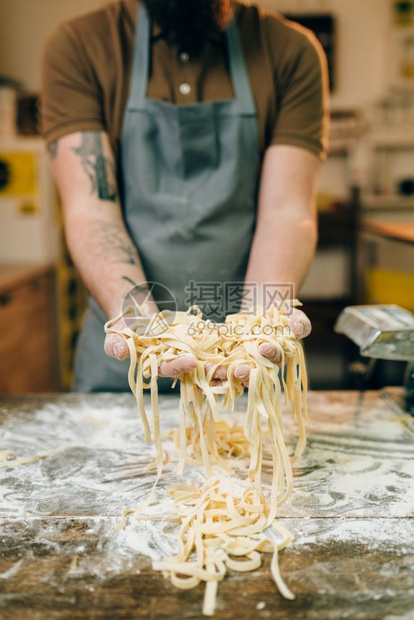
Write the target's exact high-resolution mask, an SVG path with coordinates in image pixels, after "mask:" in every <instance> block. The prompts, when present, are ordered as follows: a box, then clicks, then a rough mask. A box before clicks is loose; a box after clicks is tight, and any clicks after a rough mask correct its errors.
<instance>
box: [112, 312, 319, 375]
mask: <svg viewBox="0 0 414 620" xmlns="http://www.w3.org/2000/svg"><path fill="white" fill-rule="evenodd" d="M287 319H288V320H287V325H286V327H287V329H288V330H290V331H291V333H292V335H293V336H294V337H295V338H297V339H300V338H306V337H307V336H308V335H309V334H310V332H311V323H310V321H309V319H308V317H307V316H306V314H305V313H304V312H302V311H301V310H299V309H298V308H291V310H290V316H289V317H287ZM124 327H125V323H124V321H123V319H122V318H121V319H119V320H118V321H117V322H116V323H111V331H110V333H107V335H106V338H105V344H104V348H105V353H106V354H107V355H109V356H110V357H114V358H116V359H118V360H120V361H123V360H125V359H127V358H128V357H129V348H128V345H127V341H126V339H125V336H124V335H121V333H120V332H122V330H123V329H124ZM258 351H259V353H260V354H261V355H262V356H263V357H265V358H266V359H268V360H269V361H270V362H272V363H273V364H276V365H277V366H280V364H281V363H282V350H281V347H280V345H279V344H277V343H275V342H264V343H263V344H261V345H260V346H259V348H258ZM196 366H197V359H196V358H195V357H194V356H193V355H180V356H179V357H177V359H171V360H169V361H164V362H162V363H161V365H160V368H159V376H160V377H170V378H173V379H176V378H180V377H182V376H183V375H184V374H185V373H187V372H190V371H192V370H194V369H195V368H196ZM250 371H251V366H249V365H248V364H245V363H241V364H239V365H238V366H236V367H235V368H234V376H235V378H236V379H239V380H240V381H241V382H242V383H243V384H244V385H248V384H249V376H250ZM205 373H206V375H207V376H209V377H210V381H211V382H212V383H213V385H215V386H219V385H220V384H222V383H223V381H226V380H227V378H228V377H227V367H226V366H223V365H217V364H213V363H211V362H210V363H206V365H205Z"/></svg>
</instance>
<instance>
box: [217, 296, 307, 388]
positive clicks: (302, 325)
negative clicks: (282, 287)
mask: <svg viewBox="0 0 414 620" xmlns="http://www.w3.org/2000/svg"><path fill="white" fill-rule="evenodd" d="M289 327H290V330H291V333H292V335H293V336H295V338H297V339H298V340H300V339H301V338H306V337H307V336H309V334H310V333H311V330H312V326H311V322H310V320H309V319H308V317H307V316H306V314H305V313H304V312H302V310H298V309H297V308H293V310H292V314H291V316H290V322H289ZM259 353H260V354H261V355H263V357H265V358H267V359H268V360H269V361H270V362H272V363H273V364H276V365H277V366H279V365H280V362H281V359H282V351H281V349H280V347H279V345H277V344H271V343H270V342H265V343H263V344H261V345H260V347H259ZM210 368H211V366H210ZM208 370H209V367H208V366H207V367H206V374H207V373H208ZM250 372H251V367H250V366H249V365H248V364H240V365H239V366H237V368H236V369H235V371H234V376H235V377H236V378H237V379H239V380H240V381H242V383H244V384H245V385H248V383H249V376H250ZM226 379H227V369H226V368H225V367H224V366H218V367H217V368H216V370H215V372H214V374H213V377H212V380H213V382H214V383H215V384H219V383H221V382H223V381H225V380H226Z"/></svg>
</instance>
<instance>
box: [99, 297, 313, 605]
mask: <svg viewBox="0 0 414 620" xmlns="http://www.w3.org/2000/svg"><path fill="white" fill-rule="evenodd" d="M290 304H291V305H289V304H285V305H284V307H283V308H280V307H276V306H274V307H272V308H270V309H267V310H266V311H265V312H264V311H263V310H262V309H261V308H255V309H254V310H252V311H249V312H248V313H240V314H233V315H229V316H228V317H227V318H226V321H225V323H222V324H215V323H213V322H211V321H209V320H204V319H203V318H202V314H201V312H200V311H199V310H198V308H196V307H195V308H191V309H190V310H189V311H188V312H185V313H184V312H177V313H170V312H164V313H160V314H159V315H158V317H157V322H156V323H155V324H156V325H157V326H158V328H155V329H154V321H152V323H151V325H149V322H148V319H144V318H137V319H136V320H135V321H134V320H132V321H128V323H129V324H128V325H127V326H126V327H125V329H123V330H115V329H114V328H113V327H112V325H113V324H114V323H116V322H118V321H119V318H120V317H116V318H115V319H113V320H112V321H109V322H108V323H107V324H106V326H105V330H106V332H107V333H118V334H121V335H122V336H123V337H124V338H125V339H126V341H127V343H128V347H129V351H130V369H129V384H130V387H131V390H132V391H133V393H134V394H135V396H136V400H137V404H138V409H139V412H140V414H141V418H142V422H143V426H144V429H145V437H146V441H148V442H150V441H153V442H154V445H155V466H156V471H157V476H156V480H155V483H154V486H153V488H152V490H151V492H150V494H149V496H148V498H147V500H146V501H145V502H144V503H143V504H141V505H140V506H138V507H137V508H136V509H134V510H126V511H124V522H123V523H125V519H126V517H127V515H128V514H131V513H133V512H136V513H140V512H142V510H143V509H144V508H145V507H146V506H148V504H149V503H150V502H151V501H152V499H153V496H154V492H155V488H156V486H157V483H158V481H159V478H160V476H161V474H162V466H163V461H164V460H165V459H164V457H163V447H162V433H161V424H160V414H159V406H158V388H157V379H158V368H159V366H160V364H161V363H162V362H163V361H171V360H173V359H175V358H176V357H177V356H180V355H189V354H190V355H194V356H195V357H196V359H197V367H196V368H195V369H194V370H192V371H190V372H188V373H186V374H185V375H184V376H183V377H182V378H181V386H180V387H181V389H180V401H179V428H178V429H177V430H176V431H174V432H173V437H174V439H175V442H176V445H177V448H178V473H179V474H183V472H184V468H185V465H186V464H188V465H197V466H198V465H203V466H204V470H205V473H206V478H207V482H206V484H205V486H204V487H203V488H198V487H197V486H191V485H173V486H169V487H167V491H168V493H169V494H170V497H171V498H172V500H173V502H174V506H175V512H174V513H173V514H171V515H170V516H169V517H166V518H167V519H168V518H169V519H171V520H172V521H176V522H177V523H179V533H178V538H177V541H178V552H177V554H176V555H175V556H174V557H171V558H167V559H165V560H164V561H162V562H158V563H154V566H153V567H154V569H155V570H160V571H162V572H163V574H164V575H165V576H168V577H170V579H171V581H172V583H173V584H174V585H175V586H176V587H177V588H181V589H189V588H194V587H196V586H197V585H198V584H200V582H205V583H206V589H205V596H204V604H203V613H204V614H205V615H212V614H213V613H214V609H215V606H216V593H217V587H218V583H219V582H220V581H221V580H222V579H223V578H224V577H225V575H226V572H227V569H230V570H234V571H238V572H247V571H252V570H256V569H257V568H258V567H259V566H260V565H261V561H262V556H261V554H262V553H272V554H273V558H272V561H271V572H272V575H273V578H274V580H275V582H276V585H277V587H278V589H279V591H280V593H281V594H282V595H283V596H284V597H286V598H288V599H293V598H294V596H293V594H292V593H291V592H290V590H289V589H288V587H287V586H286V584H285V583H284V581H283V579H282V577H281V575H280V572H279V567H278V553H279V551H281V550H282V549H283V548H284V547H285V546H286V545H287V544H289V543H290V542H291V541H292V540H293V536H292V535H291V534H290V532H288V531H287V530H286V528H284V527H283V526H282V524H281V523H280V522H278V521H277V516H278V510H279V507H280V506H281V505H282V504H283V503H285V502H286V500H287V499H288V498H289V497H290V495H291V493H292V486H293V473H292V464H293V463H294V462H295V460H296V459H297V458H298V457H299V456H300V455H301V454H302V452H303V450H304V448H305V444H306V431H305V423H306V421H307V419H308V413H307V408H306V392H307V378H306V368H305V362H304V355H303V350H302V346H301V343H300V342H299V341H298V340H297V339H296V338H295V336H294V335H293V334H292V333H291V332H290V329H289V314H290V309H291V306H292V305H296V304H297V302H290ZM132 310H134V309H128V310H127V312H130V313H131V311H132ZM160 325H161V326H163V327H162V329H160V328H159V327H160ZM264 343H271V344H273V345H276V346H277V347H278V348H279V351H280V364H279V365H275V364H274V363H272V362H271V361H269V360H268V359H267V358H265V357H264V356H262V355H261V354H260V352H259V348H260V345H262V344H264ZM239 364H247V365H248V366H250V368H251V371H250V376H249V384H248V397H247V411H246V413H245V417H244V425H243V428H241V427H232V426H230V425H229V424H228V423H227V422H225V421H223V420H222V418H221V416H220V410H225V411H226V410H227V411H233V410H234V407H235V401H236V399H237V398H238V397H239V396H241V395H242V394H243V393H244V391H245V385H244V384H243V383H242V381H241V380H240V379H238V378H237V377H235V376H234V370H235V369H236V367H237V366H238V365H239ZM206 366H207V368H208V369H209V370H208V372H207V373H206V370H205V369H206ZM218 366H224V367H226V369H227V380H225V381H224V382H222V383H221V384H219V385H217V382H216V381H214V380H213V375H214V372H215V370H216V369H217V367H218ZM145 390H149V391H150V393H151V406H152V418H153V424H152V431H151V427H150V424H149V421H148V416H147V412H146V408H145V402H144V392H145ZM287 405H290V410H291V413H292V415H293V418H294V421H295V422H296V425H297V430H298V439H297V443H296V446H295V449H294V451H293V454H290V453H289V450H288V448H287V446H286V445H285V441H284V435H283V419H282V409H283V408H284V407H286V406H287ZM265 443H266V446H267V448H266V449H267V450H268V451H269V452H270V458H267V464H269V461H270V465H271V471H272V482H271V488H270V491H269V492H268V491H267V490H266V491H265V489H264V486H263V483H262V466H263V461H264V453H263V450H264V445H265ZM240 459H241V460H243V459H244V460H245V459H248V466H247V479H246V481H245V486H244V488H243V490H242V491H241V492H240V491H239V492H238V493H235V492H234V485H232V484H231V481H232V478H231V471H232V466H234V463H235V461H239V460H240ZM140 518H143V517H140ZM147 518H150V517H147ZM164 518H165V517H164Z"/></svg>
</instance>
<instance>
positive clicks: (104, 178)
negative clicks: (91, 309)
mask: <svg viewBox="0 0 414 620" xmlns="http://www.w3.org/2000/svg"><path fill="white" fill-rule="evenodd" d="M48 148H49V153H50V157H51V161H52V167H53V171H54V174H55V177H56V181H57V184H58V187H59V190H60V195H61V198H62V203H63V214H64V224H65V232H66V238H67V242H68V246H69V250H70V253H71V255H72V258H73V261H74V263H75V265H76V267H77V269H78V271H79V273H80V274H81V276H82V279H83V280H84V282H85V284H86V286H87V288H88V290H89V291H90V292H91V294H92V295H93V297H94V298H95V299H96V300H97V301H98V303H99V304H100V306H101V307H102V309H103V311H104V312H105V314H106V316H107V317H113V316H114V315H116V314H118V313H119V312H120V309H121V304H122V298H123V295H124V294H125V293H126V292H127V291H128V290H129V289H131V281H132V282H136V283H137V284H139V283H142V282H145V275H144V273H143V270H142V266H141V262H140V260H139V256H138V253H137V250H136V248H135V246H134V244H133V242H132V240H131V238H130V236H129V234H128V232H127V230H126V228H125V225H124V222H123V218H122V211H121V205H120V202H119V197H118V191H117V182H116V174H115V164H114V159H113V155H112V152H111V147H110V144H109V140H108V136H107V134H105V133H103V132H90V131H89V132H84V133H74V134H70V135H68V136H64V137H63V138H60V139H59V140H58V141H57V142H52V143H51V144H49V147H48ZM154 309H155V307H154Z"/></svg>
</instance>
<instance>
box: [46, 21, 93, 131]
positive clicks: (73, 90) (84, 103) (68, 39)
mask: <svg viewBox="0 0 414 620" xmlns="http://www.w3.org/2000/svg"><path fill="white" fill-rule="evenodd" d="M39 111H40V130H41V133H42V135H43V137H44V138H45V140H46V141H47V142H51V141H52V140H56V139H57V138H61V137H62V136H64V135H67V134H70V133H74V132H77V131H100V130H103V131H104V130H105V122H104V115H103V110H102V97H101V96H100V88H99V84H98V81H97V79H96V76H95V74H94V71H93V68H92V66H91V65H90V63H89V61H88V57H87V54H86V51H85V49H84V46H83V44H82V42H81V41H80V40H79V37H77V35H76V32H74V31H73V28H72V27H71V26H70V24H63V25H61V26H59V28H58V29H57V30H56V31H55V32H54V34H53V35H52V36H51V37H50V39H49V40H48V42H47V44H46V46H45V49H44V52H43V58H42V91H41V98H40V110H39Z"/></svg>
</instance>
